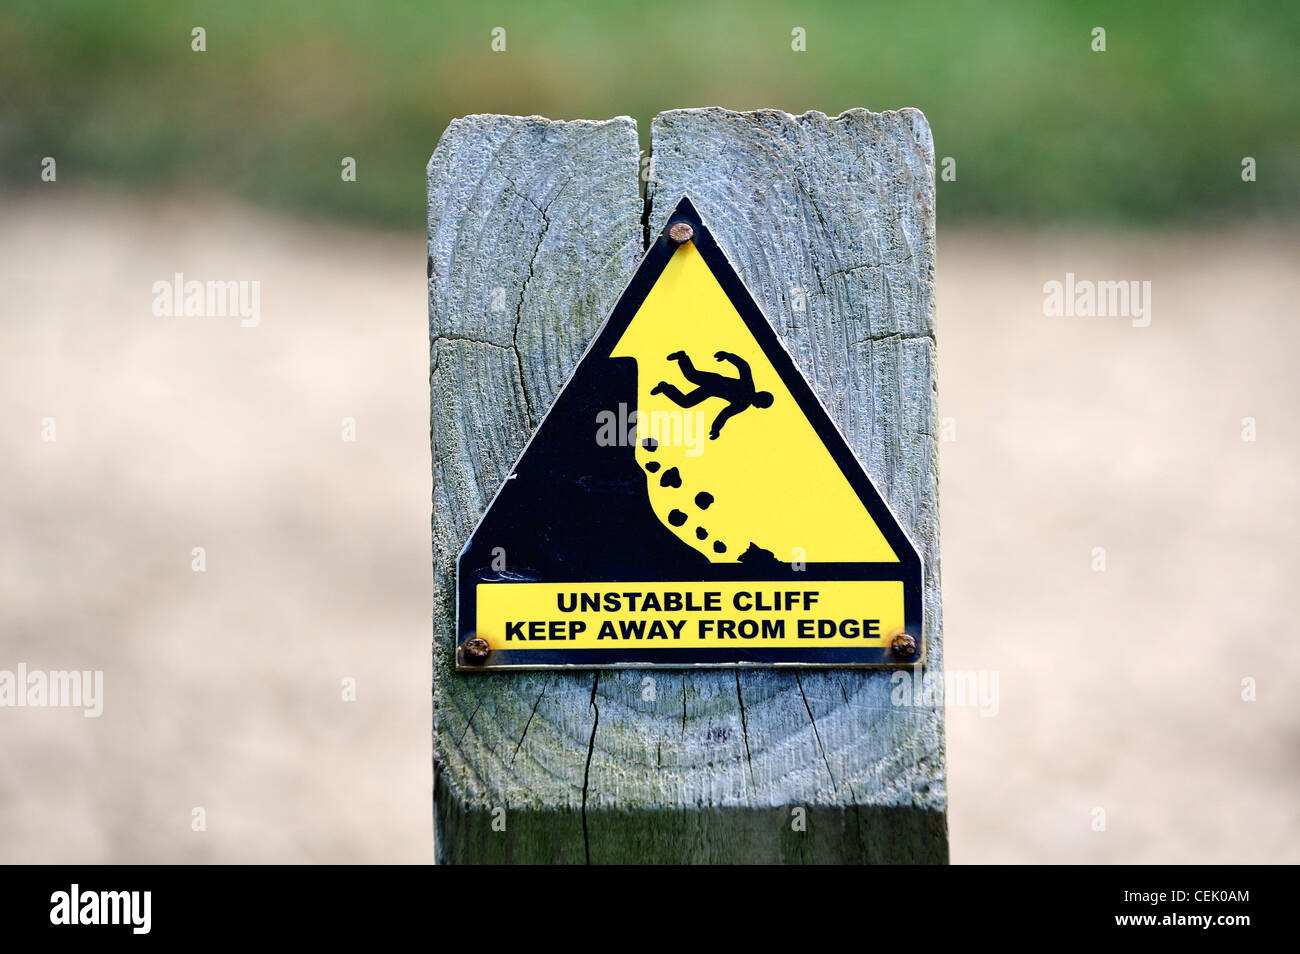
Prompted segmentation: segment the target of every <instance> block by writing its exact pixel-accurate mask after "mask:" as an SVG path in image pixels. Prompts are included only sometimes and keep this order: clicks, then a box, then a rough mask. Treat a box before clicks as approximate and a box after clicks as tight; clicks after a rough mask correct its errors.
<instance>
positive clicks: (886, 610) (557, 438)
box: [457, 199, 923, 669]
mask: <svg viewBox="0 0 1300 954" xmlns="http://www.w3.org/2000/svg"><path fill="white" fill-rule="evenodd" d="M457 630H458V640H457V664H458V665H459V666H460V667H461V668H464V669H494V668H530V669H539V668H552V667H581V668H597V667H612V666H632V667H645V666H675V667H682V666H696V665H705V666H735V665H761V666H781V665H822V666H863V665H866V666H887V665H914V664H916V663H917V662H919V661H920V659H921V656H922V653H923V645H922V611H921V562H920V559H919V558H918V556H917V554H916V550H915V549H914V548H913V546H912V544H911V542H910V541H909V540H908V539H907V536H906V534H905V533H904V532H903V531H902V529H901V528H900V527H899V525H898V522H897V521H896V520H895V519H894V516H893V514H891V513H890V511H889V508H888V507H887V506H886V505H885V503H884V501H883V500H882V499H881V497H880V495H879V494H878V493H877V491H876V489H875V487H874V486H873V485H872V483H871V481H870V480H869V479H868V477H867V475H866V473H865V472H864V471H863V469H862V466H861V465H860V464H859V463H858V461H857V459H856V458H855V457H854V456H853V452H852V451H851V450H850V449H849V447H848V445H847V444H846V443H845V440H844V438H843V436H842V435H841V434H840V432H839V431H838V429H837V428H836V427H835V425H834V423H833V422H832V421H831V419H830V418H829V416H828V415H827V413H826V410H825V409H824V408H823V407H822V406H821V404H820V403H819V402H818V400H817V397H816V395H815V394H814V393H813V391H812V389H811V388H810V387H809V386H808V383H807V382H806V381H805V380H804V378H803V375H802V374H800V373H799V371H798V369H797V368H796V367H795V365H794V362H793V361H792V360H791V358H790V356H789V354H788V353H787V352H786V351H785V349H784V348H783V347H782V345H781V342H780V340H779V338H778V337H777V335H776V332H775V331H774V330H773V328H772V326H771V325H770V324H769V323H768V321H767V319H766V318H765V317H764V315H763V313H762V311H761V310H760V309H759V307H758V305H757V304H756V303H755V302H754V300H753V298H752V297H751V296H750V294H749V292H748V291H747V290H746V289H745V287H744V285H743V284H742V282H741V281H740V278H739V277H738V276H737V275H736V273H735V270H734V269H733V268H732V267H731V264H730V262H728V261H727V258H726V256H725V255H724V254H723V253H722V251H721V250H720V249H719V248H718V246H717V244H716V243H715V242H714V241H713V238H712V236H711V235H710V234H709V232H708V230H707V228H705V227H704V224H703V223H702V222H701V221H700V218H699V216H698V214H697V213H696V211H695V209H694V207H693V206H692V205H691V203H690V201H689V200H687V199H683V200H682V201H681V203H680V204H679V205H678V206H677V208H676V210H675V211H674V213H673V215H672V216H671V218H670V219H669V224H668V227H667V228H665V230H664V232H663V233H662V234H661V235H660V236H659V237H658V239H657V240H656V241H655V243H654V244H653V245H652V246H651V248H650V250H649V251H648V252H647V253H646V257H645V259H644V260H643V261H642V263H641V266H640V268H639V269H638V270H637V273H636V275H635V276H634V277H633V279H632V282H631V284H630V285H629V286H628V288H627V290H626V291H625V292H624V293H623V295H622V297H621V298H620V299H619V301H618V304H617V305H616V306H615V308H614V311H613V313H612V314H611V315H610V317H609V319H608V320H607V321H606V322H605V324H604V325H603V326H602V327H601V329H600V331H599V332H598V333H597V335H596V338H595V340H594V341H593V342H592V343H591V345H590V347H589V348H588V349H587V351H586V353H585V354H584V355H583V357H582V360H581V362H580V363H579V365H578V367H577V369H576V370H575V371H574V373H573V376H572V378H570V380H569V382H568V384H567V385H566V386H565V388H564V390H563V391H562V392H561V394H560V396H559V397H558V398H557V399H556V401H555V404H554V406H553V407H552V408H551V410H550V412H549V413H548V414H547V416H546V418H545V419H544V420H543V421H542V423H541V425H540V426H539V427H538V429H537V432H536V433H535V434H534V435H533V437H532V440H531V441H529V443H528V446H527V447H526V448H525V449H524V453H523V455H522V456H521V457H520V459H519V462H518V463H517V464H516V466H515V469H514V471H513V472H512V473H511V474H510V476H509V478H508V479H507V480H506V481H505V483H504V484H503V485H502V487H501V489H500V490H499V491H498V493H497V496H496V497H495V499H494V500H493V501H492V503H491V505H490V506H489V507H488V510H487V513H486V514H484V516H483V519H482V521H481V522H480V523H479V526H478V527H477V529H476V530H475V531H474V533H473V535H472V536H471V537H470V540H469V542H468V543H467V544H466V545H465V548H464V550H463V551H461V554H460V560H459V564H458V577H457Z"/></svg>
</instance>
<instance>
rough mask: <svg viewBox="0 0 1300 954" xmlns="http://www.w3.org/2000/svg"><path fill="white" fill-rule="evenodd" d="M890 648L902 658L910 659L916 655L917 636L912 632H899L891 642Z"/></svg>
mask: <svg viewBox="0 0 1300 954" xmlns="http://www.w3.org/2000/svg"><path fill="white" fill-rule="evenodd" d="M889 648H890V649H891V650H892V651H893V653H894V655H895V656H898V657H899V658H901V659H910V658H911V657H912V656H915V655H916V637H915V636H913V635H912V634H911V633H899V634H898V635H897V636H895V637H894V641H893V642H892V643H890V644H889Z"/></svg>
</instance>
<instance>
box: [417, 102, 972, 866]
mask: <svg viewBox="0 0 1300 954" xmlns="http://www.w3.org/2000/svg"><path fill="white" fill-rule="evenodd" d="M651 145H652V152H653V155H654V165H653V175H652V179H651V181H650V183H649V185H648V188H647V196H646V199H645V200H644V202H643V201H642V199H641V198H640V196H639V189H638V172H639V157H638V147H637V136H636V125H635V123H634V122H633V121H632V120H630V119H628V118H626V117H623V118H619V119H614V120H610V121H608V122H550V121H547V120H543V119H540V118H537V117H531V118H516V117H504V116H471V117H467V118H465V119H460V120H456V121H455V122H453V123H452V124H451V125H450V126H449V127H448V129H447V131H446V132H445V133H444V135H443V137H442V139H441V141H440V142H439V144H438V147H437V150H436V151H435V152H434V154H433V158H432V159H431V160H430V162H429V322H430V355H431V390H432V397H431V400H432V420H431V426H432V436H433V469H434V497H433V546H434V554H433V557H434V645H433V660H434V665H433V673H434V682H433V696H434V698H433V703H434V772H435V792H434V803H435V807H434V811H435V838H436V855H437V859H438V860H439V861H440V862H454V863H473V862H532V863H538V862H541V863H544V862H584V861H585V862H595V863H620V862H623V863H651V862H944V861H946V860H947V856H948V846H947V819H946V801H947V798H946V791H945V759H944V746H943V708H942V705H943V691H942V690H943V665H942V661H943V639H942V625H941V611H940V609H941V608H940V600H939V540H938V511H937V478H938V472H937V447H936V442H935V438H934V434H935V423H936V422H935V409H934V347H935V341H934V159H933V145H932V142H931V138H930V130H929V127H928V125H927V123H926V121H925V118H924V116H922V115H921V113H919V112H917V111H916V110H910V109H908V110H901V111H899V112H887V113H870V112H867V111H865V110H852V111H849V112H847V113H844V114H842V115H841V116H839V117H835V118H831V117H827V116H825V115H823V114H820V113H806V114H804V115H803V116H797V117H796V116H791V115H788V114H786V113H782V112H777V111H772V110H764V111H759V112H753V113H737V112H730V111H727V110H721V109H699V110H678V111H672V112H667V113H663V114H661V115H660V116H658V117H657V118H656V119H655V120H654V123H653V126H652V141H651ZM683 194H689V195H690V196H691V198H692V199H693V200H694V202H695V205H696V207H697V208H698V209H699V211H700V213H701V215H702V217H703V218H704V220H705V221H706V222H707V223H708V224H709V227H710V228H711V230H712V231H713V234H714V236H715V237H716V239H717V241H718V242H719V244H720V245H721V246H722V248H723V249H724V251H725V252H726V253H727V254H728V256H729V257H730V258H731V261H732V262H733V264H734V265H735V267H736V270H737V271H738V273H739V274H740V276H741V278H742V279H743V280H744V281H745V283H746V284H747V285H748V287H749V289H750V291H751V292H752V293H753V294H754V297H755V298H756V299H757V300H758V302H759V304H760V305H762V307H763V309H764V311H765V312H766V314H767V316H768V318H769V319H770V320H771V321H772V322H773V323H774V324H775V326H776V327H777V329H778V331H779V332H780V334H781V336H782V339H783V341H784V343H785V345H786V347H787V348H788V350H789V351H790V353H791V355H792V356H793V357H794V359H795V362H796V363H797V364H798V365H799V366H800V368H801V370H802V371H803V373H804V375H805V376H806V377H807V379H808V381H809V383H810V384H811V385H812V387H813V389H814V390H815V391H816V392H817V394H818V395H819V396H820V398H821V399H822V401H823V403H824V404H825V405H826V407H827V409H828V410H829V412H830V414H831V416H832V418H833V419H834V420H835V421H836V423H837V424H838V425H839V426H840V428H841V430H842V431H843V433H844V435H845V437H846V439H847V440H848V442H849V444H850V446H851V447H852V448H853V449H854V451H855V453H856V454H857V455H858V456H859V458H860V459H861V460H862V461H863V462H864V464H865V465H866V468H867V471H868V473H869V474H870V475H871V477H872V478H873V480H874V482H875V484H876V486H877V487H879V488H880V490H881V492H882V493H883V495H884V496H885V498H886V499H887V500H888V502H889V504H890V506H891V507H892V509H893V511H894V513H895V514H896V515H897V516H898V518H899V520H900V521H901V523H902V524H903V526H904V527H905V528H906V529H907V531H908V533H909V534H910V535H911V537H912V540H913V542H914V543H915V544H916V547H917V549H918V551H919V552H920V554H921V557H922V560H923V562H924V565H925V572H926V580H925V614H926V615H925V618H926V645H927V656H926V661H925V666H924V671H923V673H915V674H914V673H912V672H910V671H902V672H899V671H895V672H889V671H863V670H829V671H828V670H807V671H798V670H795V671H791V670H760V671H755V670H746V671H737V670H710V671H694V670H692V671H680V670H636V671H603V672H572V673H570V672H551V673H506V672H498V673H483V674H473V673H471V674H462V673H458V672H457V671H456V669H455V664H454V645H455V634H454V621H455V599H454V596H455V593H454V584H455V559H456V554H457V553H458V551H459V549H460V548H461V546H462V545H463V544H464V542H465V540H466V539H467V538H468V536H469V534H470V532H471V531H472V530H473V528H474V525H475V523H476V522H477V520H478V519H479V517H480V516H481V515H482V513H483V511H484V510H485V508H486V506H487V504H488V502H489V501H490V499H491V498H492V495H493V494H494V493H495V492H496V490H497V488H498V486H499V485H500V483H501V481H502V480H504V479H505V477H506V476H507V475H508V474H509V472H510V468H511V467H512V465H513V464H514V462H515V460H516V459H517V457H518V456H519V454H520V452H521V450H522V448H523V446H524V444H525V442H526V441H527V440H528V438H529V436H530V434H531V433H532V430H533V428H534V426H535V425H536V424H537V422H538V421H539V420H540V419H541V417H542V415H543V414H544V413H545V411H546V409H547V408H548V407H549V406H550V403H551V402H552V401H553V399H554V398H555V396H556V395H557V394H558V392H559V390H560V388H561V387H562V386H563V384H564V382H565V380H566V379H567V377H568V374H569V373H570V372H571V371H572V369H573V367H574V366H575V365H576V363H577V360H578V357H579V355H580V354H581V352H582V350H583V348H584V347H585V346H586V344H587V342H588V341H589V340H590V339H591V337H592V335H593V334H594V333H595V331H596V329H597V328H598V327H599V325H600V323H601V322H602V321H603V320H604V318H605V316H606V314H607V313H608V312H609V310H610V308H611V307H612V306H613V304H614V302H615V300H616V299H617V297H618V295H619V293H620V292H621V291H622V290H623V287H624V286H625V284H626V283H627V281H628V279H629V278H630V277H631V275H632V273H633V271H634V269H635V266H636V263H637V261H638V260H639V258H640V256H641V254H642V252H643V250H644V247H645V241H646V237H647V235H648V234H650V233H651V232H652V231H654V230H658V229H659V228H661V227H662V226H663V225H664V220H665V218H666V216H667V215H668V214H669V212H671V210H672V208H673V206H674V205H675V204H676V202H677V200H678V199H680V198H681V196H682V195H683ZM913 680H915V681H913Z"/></svg>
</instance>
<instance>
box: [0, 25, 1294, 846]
mask: <svg viewBox="0 0 1300 954" xmlns="http://www.w3.org/2000/svg"><path fill="white" fill-rule="evenodd" d="M196 27H201V28H202V29H203V31H204V36H203V38H204V45H205V49H204V50H203V51H202V52H198V51H195V50H194V49H193V44H194V36H193V33H192V31H193V30H194V29H195V28H196ZM496 27H502V28H504V30H505V35H504V36H505V50H504V51H499V52H498V51H494V50H493V48H492V40H493V35H492V31H493V29H494V28H496ZM1098 27H1100V28H1102V29H1104V31H1105V34H1104V42H1105V49H1104V51H1102V50H1098V49H1094V47H1095V46H1096V45H1097V38H1096V35H1095V33H1094V29H1095V28H1098ZM796 28H799V29H802V30H803V31H804V36H805V37H806V50H805V51H801V52H796V51H795V50H794V49H792V38H793V34H792V31H794V30H795V29H796ZM1298 48H1300V6H1297V5H1296V4H1292V3H1285V2H1276V3H1249V2H1247V3H1236V4H1187V3H1151V4H1142V5H1134V4H1129V3H1121V2H1114V3H1094V4H1089V5H1088V6H1087V8H1086V9H1084V8H1081V7H1078V6H1076V5H1064V4H1062V5H1050V4H1042V3H1033V2H1028V0H1025V2H1005V3H1000V4H997V5H996V6H994V5H990V4H974V3H951V4H927V3H915V2H909V3H891V4H880V3H874V4H857V3H848V2H843V3H830V2H823V3H817V2H805V3H800V4H794V5H787V4H780V3H770V2H759V3H752V2H751V3H740V2H735V3H724V2H713V0H701V2H695V3H691V4H688V5H680V6H653V5H651V6H647V5H644V4H631V3H620V2H604V3H599V4H596V3H591V4H579V3H566V2H560V3H552V4H545V5H543V4H536V3H526V2H509V3H491V2H487V3H477V4H469V5H464V6H458V5H451V4H429V3H385V4H379V3H375V4H345V3H342V2H336V0H323V2H322V0H317V2H310V3H308V2H297V3H279V4H276V5H275V8H274V9H273V10H272V9H269V6H268V5H265V4H253V3H236V2H228V3H220V4H217V3H175V2H169V3H162V2H159V3H147V2H133V3H122V4H104V3H99V2H91V0H87V2H72V0H66V2H58V0H47V2H24V0H10V2H7V3H6V4H5V5H4V7H3V9H2V10H0V288H2V289H3V294H2V295H0V322H2V328H3V332H2V333H3V343H4V347H3V349H0V398H2V399H3V405H4V408H5V412H6V413H4V414H3V415H0V451H2V458H0V459H3V461H4V466H3V467H0V500H2V501H3V503H2V505H0V669H10V670H12V669H14V668H16V666H17V664H18V663H19V662H25V663H26V664H27V666H28V667H29V668H32V669H38V668H43V669H73V668H76V669H103V670H104V672H105V683H106V689H105V694H106V700H105V711H104V715H103V717H102V718H100V719H98V720H95V719H84V718H83V717H82V715H81V713H80V712H79V711H75V710H39V709H0V756H2V757H3V759H4V762H5V765H6V771H5V772H4V773H3V774H2V775H0V861H86V862H100V861H245V860H246V861H348V860H355V861H387V860H391V861H398V860H401V861H414V862H423V861H428V860H430V859H431V855H432V851H431V839H432V834H431V817H430V816H431V812H430V786H431V778H430V769H429V720H430V714H429V701H428V692H429V658H428V656H429V614H430V590H431V581H430V568H429V524H428V515H429V492H430V486H429V481H430V478H429V452H428V412H427V407H428V405H427V399H428V391H427V389H428V371H427V360H428V340H427V325H426V320H427V319H426V307H427V305H426V301H425V280H424V257H425V249H424V235H423V230H424V214H425V209H424V202H425V193H424V167H425V163H426V162H427V160H428V158H429V154H430V153H431V152H432V150H433V147H434V145H435V144H436V142H437V139H438V136H439V135H440V133H441V131H442V129H443V128H444V127H445V125H446V123H447V122H448V121H449V120H450V119H452V118H454V117H456V116H459V115H465V114H468V113H476V112H500V113H512V114H541V115H545V116H548V117H552V118H579V117H585V118H607V117H610V116H614V115H620V114H628V115H631V116H633V117H634V118H636V119H637V121H638V123H639V124H640V129H641V138H642V144H643V146H645V147H648V138H649V123H650V120H651V118H652V117H653V116H654V114H655V113H656V112H658V111H660V110H663V109H668V108H676V107H683V106H701V105H722V106H728V107H732V108H737V109H748V108H757V107H778V108H782V109H786V110H789V111H791V112H796V113H798V112H802V111H804V110H807V109H817V110H821V111H824V112H827V113H832V114H834V113H838V112H840V111H841V110H844V109H847V108H850V107H856V106H864V107H867V108H870V109H877V110H879V109H890V108H897V107H901V106H915V107H918V108H920V109H922V110H923V111H924V112H925V114H926V116H927V117H928V118H929V121H930V124H931V127H932V129H933V131H934V140H935V152H936V158H937V160H938V161H939V162H940V163H942V162H943V160H944V159H945V157H948V158H951V159H952V160H953V165H952V169H953V170H954V171H955V177H954V178H950V179H942V180H941V181H939V182H938V183H937V188H938V217H939V232H938V236H939V239H938V244H939V257H938V266H937V281H938V322H939V337H938V341H939V361H940V365H939V397H940V413H941V415H942V416H943V417H944V418H945V419H947V420H948V421H950V422H951V423H950V424H946V425H945V427H946V429H945V431H944V432H943V443H942V445H941V454H942V464H941V466H942V470H941V476H942V531H943V540H944V543H943V566H944V581H943V584H944V598H945V617H946V619H945V625H946V634H947V660H946V662H947V665H948V667H949V668H950V669H951V670H953V671H955V672H966V673H983V674H985V675H986V676H987V675H990V674H996V675H997V679H998V687H999V700H998V705H997V707H996V714H992V713H989V712H987V711H985V712H981V711H980V710H979V709H978V708H977V707H969V706H954V707H952V708H950V709H949V712H948V732H949V776H950V779H949V795H950V805H951V809H950V824H951V834H952V857H953V860H954V861H957V862H971V861H998V862H1011V861H1040V862H1076V861H1081V862H1092V861H1108V862H1156V861H1175V862H1192V861H1206V862H1219V861H1241V862H1253V861H1290V862H1295V861H1298V860H1300V798H1298V797H1297V795H1298V794H1300V694H1298V693H1297V692H1296V689H1297V683H1298V681H1300V653H1297V651H1296V650H1295V648H1294V647H1293V646H1292V644H1291V643H1290V640H1291V638H1293V634H1294V631H1295V625H1294V622H1293V619H1292V617H1291V614H1290V612H1289V607H1288V605H1287V596H1288V594H1289V592H1290V589H1291V587H1290V585H1289V584H1290V583H1291V580H1292V579H1293V578H1294V576H1295V574H1296V572H1297V571H1300V557H1297V554H1296V551H1295V548H1294V546H1292V545H1291V538H1292V537H1293V536H1294V524H1295V514H1296V498H1295V491H1294V479H1293V475H1294V473H1295V472H1296V468H1297V466H1298V465H1300V450H1298V448H1300V443H1297V434H1296V424H1295V414H1294V411H1293V406H1294V401H1295V397H1296V389H1295V386H1294V381H1295V375H1294V371H1293V366H1294V361H1295V359H1296V357H1297V356H1300V348H1298V347H1297V346H1298V345H1300V340H1298V337H1300V333H1298V332H1297V330H1296V328H1297V322H1296V318H1297V307H1296V302H1297V299H1298V297H1300V279H1298V278H1297V274H1298V272H1297V262H1298V261H1300V257H1298V256H1297V252H1300V228H1298V227H1297V211H1298V210H1300V187H1298V185H1297V183H1300V72H1298V71H1297V70H1296V66H1295V57H1296V50H1297V49H1298ZM345 156H351V157H355V159H356V169H357V175H356V181H354V182H344V181H342V179H341V177H340V161H341V159H342V158H343V157H345ZM46 157H52V158H54V159H55V161H56V167H55V168H56V170H57V173H56V176H55V177H54V179H53V181H47V180H48V176H47V177H46V178H43V177H42V172H43V170H44V169H46V168H47V164H46V163H45V159H46ZM1247 159H1249V160H1251V161H1250V162H1246V160H1247ZM1248 168H1249V169H1250V170H1253V174H1251V175H1245V174H1244V173H1246V170H1247V169H1248ZM937 171H938V170H937ZM174 272H185V273H187V275H189V276H191V277H199V278H209V277H214V276H219V277H231V278H255V279H258V280H259V281H260V282H261V287H262V301H261V309H262V317H261V321H260V323H259V325H258V326H257V327H256V328H243V327H240V324H239V321H238V319H234V318H230V319H226V318H216V319H206V318H205V319H201V320H188V321H179V322H176V321H171V320H168V319H161V318H159V317H157V316H155V315H154V314H153V313H152V312H151V303H152V301H153V298H154V294H153V292H152V290H151V289H152V285H153V283H154V282H155V281H157V280H159V279H170V277H171V276H172V274H173V273H174ZM1067 272H1073V273H1075V274H1076V275H1078V276H1079V277H1080V278H1091V279H1095V280H1137V281H1150V282H1151V287H1152V313H1151V323H1150V325H1149V326H1147V327H1134V326H1133V324H1132V323H1131V322H1129V321H1128V320H1124V319H1085V318H1068V319H1060V318H1047V317H1045V316H1044V312H1043V298H1044V289H1043V285H1044V283H1045V282H1048V281H1053V280H1055V281H1062V280H1064V277H1065V274H1066V273H1067ZM345 418H347V419H351V420H353V421H355V428H356V440H355V441H345V440H342V439H341V438H340V422H341V421H342V420H343V419H345ZM47 419H52V420H53V421H54V422H55V426H56V430H57V439H56V440H49V439H48V437H46V432H47V431H48V426H47V424H46V423H45V422H46V421H47ZM1247 422H1249V423H1247ZM43 437H44V438H45V439H43ZM195 547H202V548H204V552H205V559H206V570H205V571H204V572H195V571H194V570H193V569H192V561H193V556H192V553H193V549H194V548H195ZM1098 548H1101V550H1102V551H1103V560H1102V564H1103V567H1104V568H1101V569H1099V568H1098V561H1097V552H1098ZM346 680H354V685H355V687H356V699H355V701H343V698H342V691H341V686H343V685H345V684H346V682H345V681H346ZM1244 686H1248V687H1249V690H1248V689H1246V688H1243V687H1244ZM1246 696H1250V697H1251V699H1250V700H1248V699H1247V698H1244V697H1246ZM196 808H202V809H203V818H204V819H205V830H201V831H196V830H195V824H194V819H195V817H197V816H196V815H195V811H194V810H195V809H196ZM1099 809H1100V810H1101V812H1102V817H1103V818H1104V825H1103V828H1104V830H1098V825H1097V819H1098V817H1099V816H1098V810H1099Z"/></svg>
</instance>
